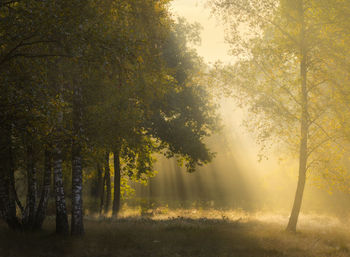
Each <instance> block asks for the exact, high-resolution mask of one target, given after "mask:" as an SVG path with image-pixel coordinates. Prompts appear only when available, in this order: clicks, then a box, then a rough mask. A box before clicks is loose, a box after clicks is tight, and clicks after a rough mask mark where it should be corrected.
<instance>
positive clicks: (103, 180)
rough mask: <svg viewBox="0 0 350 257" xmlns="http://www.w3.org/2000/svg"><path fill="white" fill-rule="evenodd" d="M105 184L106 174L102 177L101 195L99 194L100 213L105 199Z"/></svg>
mask: <svg viewBox="0 0 350 257" xmlns="http://www.w3.org/2000/svg"><path fill="white" fill-rule="evenodd" d="M105 185H106V175H104V176H103V179H102V186H101V195H100V197H101V198H100V199H101V202H100V215H101V214H102V212H103V207H104V200H105Z"/></svg>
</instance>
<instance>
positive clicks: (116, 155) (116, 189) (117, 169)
mask: <svg viewBox="0 0 350 257" xmlns="http://www.w3.org/2000/svg"><path fill="white" fill-rule="evenodd" d="M113 155H114V199H113V216H117V215H118V213H119V210H120V178H121V174H120V158H119V150H116V151H114V153H113Z"/></svg>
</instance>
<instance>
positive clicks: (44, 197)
mask: <svg viewBox="0 0 350 257" xmlns="http://www.w3.org/2000/svg"><path fill="white" fill-rule="evenodd" d="M51 174H52V165H51V152H50V151H49V150H45V167H44V178H43V186H42V191H41V196H40V201H39V205H38V209H37V212H36V217H35V223H34V229H36V230H39V229H41V228H42V225H43V223H44V220H45V216H46V210H47V205H48V202H49V196H50V187H51Z"/></svg>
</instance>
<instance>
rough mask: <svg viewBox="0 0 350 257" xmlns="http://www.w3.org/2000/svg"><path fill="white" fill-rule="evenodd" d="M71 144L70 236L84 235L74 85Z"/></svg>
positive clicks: (77, 95)
mask: <svg viewBox="0 0 350 257" xmlns="http://www.w3.org/2000/svg"><path fill="white" fill-rule="evenodd" d="M73 97H74V99H73V144H72V223H71V234H72V235H82V234H84V223H83V195H82V194H83V168H82V157H81V142H80V141H81V136H82V109H81V108H82V106H81V105H82V102H81V101H82V95H81V87H80V85H77V84H75V88H74V94H73Z"/></svg>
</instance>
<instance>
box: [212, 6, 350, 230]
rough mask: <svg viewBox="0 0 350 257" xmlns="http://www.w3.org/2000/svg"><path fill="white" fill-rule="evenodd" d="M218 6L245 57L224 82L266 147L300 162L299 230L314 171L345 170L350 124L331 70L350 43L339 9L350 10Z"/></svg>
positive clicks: (294, 217)
mask: <svg viewBox="0 0 350 257" xmlns="http://www.w3.org/2000/svg"><path fill="white" fill-rule="evenodd" d="M210 3H211V6H212V8H213V11H214V12H216V13H217V14H218V15H220V16H221V17H222V18H223V19H224V21H225V22H227V23H228V24H229V26H230V29H231V30H230V32H229V34H228V41H229V43H230V45H231V46H232V52H233V53H234V54H236V55H237V56H238V57H240V60H239V61H238V62H237V63H236V64H235V65H234V66H232V67H218V70H216V71H214V72H216V73H220V75H219V76H217V77H219V80H221V81H222V82H224V83H223V84H225V85H233V87H232V88H228V91H229V92H230V93H231V94H233V95H235V96H236V97H237V98H236V99H238V101H239V102H240V103H241V104H242V105H246V106H248V107H249V111H250V113H251V116H250V117H249V119H247V121H248V123H249V124H250V125H251V126H252V128H254V129H256V131H257V132H258V141H259V142H260V143H262V145H263V146H265V145H266V142H267V141H269V140H271V141H274V142H278V143H280V144H279V146H280V147H283V148H286V149H287V150H288V151H289V152H290V153H291V154H296V155H297V156H298V160H299V178H298V185H297V190H296V194H295V200H294V204H293V208H292V212H291V216H290V219H289V223H288V226H287V230H290V231H295V230H296V226H297V221H298V216H299V212H300V208H301V203H302V198H303V192H304V187H305V182H306V177H307V172H308V171H311V170H313V171H314V172H316V173H317V172H318V173H321V174H322V176H324V177H327V174H329V173H337V175H336V176H338V175H340V174H341V173H343V172H344V163H342V161H343V159H342V156H343V153H344V148H343V144H342V141H343V140H344V134H343V133H342V132H341V130H342V129H341V124H342V123H343V122H344V120H343V121H342V120H341V119H339V115H338V114H336V113H335V112H334V110H335V109H334V107H335V106H338V107H339V105H338V103H339V101H338V100H339V98H338V97H339V96H336V93H335V92H336V91H335V84H334V81H335V80H337V79H338V78H337V79H334V78H332V75H331V74H332V73H333V71H334V70H333V69H334V68H332V69H330V66H332V63H333V58H334V56H333V57H331V56H332V55H338V53H340V52H339V48H333V46H334V44H337V43H339V42H344V41H342V40H345V38H344V36H345V35H346V32H345V31H340V30H339V26H344V25H345V24H346V23H344V22H346V21H345V20H346V19H345V16H344V13H343V15H340V13H339V11H340V9H339V7H340V6H343V7H342V8H341V9H342V10H343V12H344V11H346V10H349V9H348V8H345V6H344V5H347V4H344V3H340V2H339V1H304V0H293V1H289V0H288V1H287V0H281V1H276V0H266V1H265V0H264V1H255V0H249V1H246V0H228V1H226V0H213V1H210ZM330 10H332V11H330ZM335 12H337V14H335ZM345 27H346V25H345ZM340 38H342V39H340ZM331 41H332V42H333V41H335V42H337V43H332V42H331ZM344 46H345V45H344ZM332 48H333V49H332ZM345 48H347V47H346V46H345ZM336 59H338V58H336ZM339 60H341V58H340V59H338V61H339ZM338 68H339V67H338ZM344 82H345V80H343V81H342V82H341V83H344ZM341 83H339V84H341ZM345 83H346V82H345ZM343 85H344V84H343ZM345 85H346V84H345ZM338 92H339V91H338ZM346 101H347V100H345V102H346ZM338 112H339V109H338ZM340 116H342V114H340ZM343 124H344V123H343Z"/></svg>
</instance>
